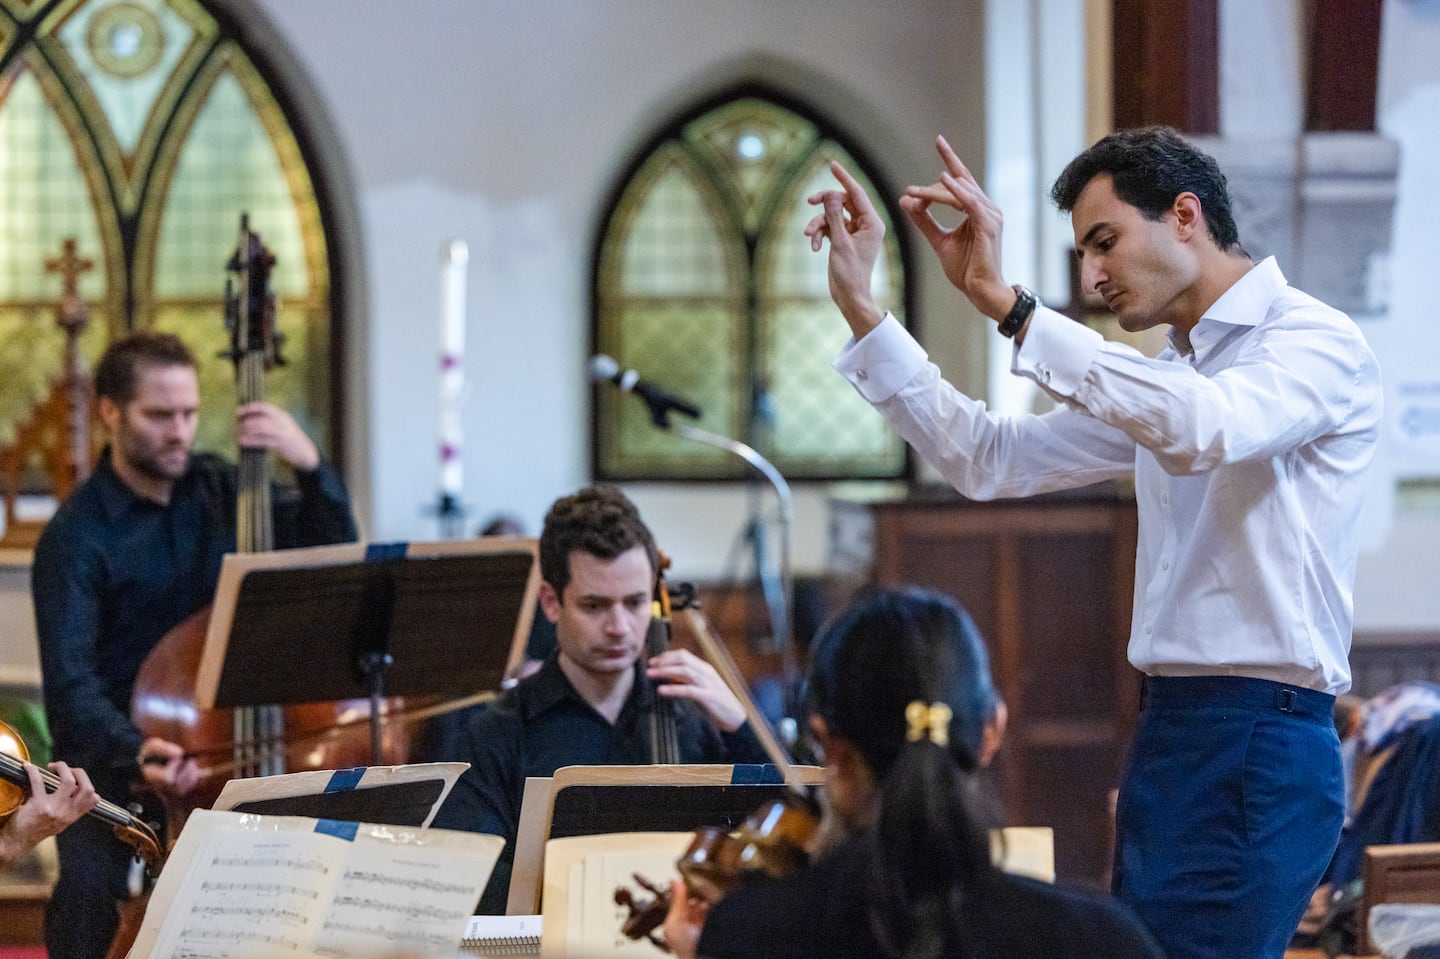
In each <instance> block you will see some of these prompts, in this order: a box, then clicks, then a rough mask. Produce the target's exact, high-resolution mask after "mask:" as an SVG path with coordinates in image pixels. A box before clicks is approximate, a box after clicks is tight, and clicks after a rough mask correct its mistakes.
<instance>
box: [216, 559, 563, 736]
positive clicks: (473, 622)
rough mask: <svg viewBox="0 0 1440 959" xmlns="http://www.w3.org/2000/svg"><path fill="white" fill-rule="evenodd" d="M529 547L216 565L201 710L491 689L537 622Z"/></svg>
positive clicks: (375, 719) (375, 729) (374, 729)
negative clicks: (218, 569) (217, 580)
mask: <svg viewBox="0 0 1440 959" xmlns="http://www.w3.org/2000/svg"><path fill="white" fill-rule="evenodd" d="M538 588H539V570H538V562H537V558H536V552H535V542H534V540H527V539H520V538H515V537H497V538H495V539H494V540H493V541H491V540H484V539H481V540H472V541H468V542H460V541H457V542H446V543H431V544H408V545H406V544H399V545H396V546H378V547H377V546H371V547H368V548H367V547H364V546H359V545H351V546H345V547H319V548H317V549H302V550H281V551H275V552H269V553H257V554H233V555H230V556H227V557H226V558H225V566H224V568H223V570H222V572H221V577H220V583H219V585H218V586H217V588H216V598H215V605H214V612H213V613H212V616H211V620H210V629H209V633H208V634H207V636H206V641H205V650H204V653H203V654H202V658H201V666H200V669H199V671H198V672H197V682H196V687H197V689H196V699H197V701H198V702H199V703H200V705H201V706H203V707H207V708H232V707H244V706H259V705H288V704H292V703H311V702H324V701H333V700H344V699H359V698H364V697H369V698H370V700H371V711H370V718H371V752H372V761H373V762H377V763H378V762H379V761H380V757H379V753H380V750H379V733H380V729H379V722H380V718H379V709H378V706H379V702H380V699H381V698H382V697H383V696H427V697H428V696H441V697H462V696H469V695H473V694H475V693H477V692H483V691H487V690H498V689H499V688H500V683H501V680H502V679H503V678H504V676H505V674H506V671H507V668H508V667H509V666H511V665H513V664H515V663H518V662H519V659H520V656H521V655H522V654H523V651H524V642H525V638H526V637H527V635H528V634H529V630H530V621H531V619H532V618H533V616H534V610H535V597H536V593H537V590H538Z"/></svg>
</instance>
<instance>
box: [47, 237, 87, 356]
mask: <svg viewBox="0 0 1440 959" xmlns="http://www.w3.org/2000/svg"><path fill="white" fill-rule="evenodd" d="M75 245H76V244H75V238H74V237H73V236H71V237H66V238H65V240H64V242H63V243H62V244H61V246H60V256H59V257H57V258H56V259H53V260H46V261H45V272H46V273H58V274H60V307H59V309H58V310H57V311H56V314H55V319H56V322H58V323H59V324H60V326H61V327H62V328H63V329H64V330H65V331H66V332H67V333H68V332H72V331H73V332H79V330H80V328H81V327H83V326H84V325H85V321H86V320H87V319H88V318H89V310H87V309H86V307H85V304H84V303H83V302H81V300H80V274H82V273H88V272H90V271H91V270H93V269H94V268H95V261H94V260H91V259H86V258H82V257H80V256H77V255H76V253H75Z"/></svg>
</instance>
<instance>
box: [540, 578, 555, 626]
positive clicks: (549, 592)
mask: <svg viewBox="0 0 1440 959" xmlns="http://www.w3.org/2000/svg"><path fill="white" fill-rule="evenodd" d="M540 609H541V611H542V612H543V613H544V614H545V618H546V619H548V620H550V622H552V623H558V622H560V594H559V593H557V592H555V587H554V586H551V585H550V584H549V583H547V582H546V581H545V580H543V579H542V580H541V581H540Z"/></svg>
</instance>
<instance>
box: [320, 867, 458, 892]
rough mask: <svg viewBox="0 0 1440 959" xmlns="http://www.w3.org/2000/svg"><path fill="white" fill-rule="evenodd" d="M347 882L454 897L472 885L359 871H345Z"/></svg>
mask: <svg viewBox="0 0 1440 959" xmlns="http://www.w3.org/2000/svg"><path fill="white" fill-rule="evenodd" d="M344 881H345V882H363V883H367V884H369V885H373V886H396V887H400V888H403V889H410V890H413V891H415V892H432V893H439V894H441V895H453V894H454V893H458V892H464V891H467V890H469V889H470V883H468V882H465V883H461V882H440V881H437V880H434V879H406V878H403V877H401V876H390V875H386V874H384V873H376V872H365V871H361V870H358V869H347V870H345V878H344Z"/></svg>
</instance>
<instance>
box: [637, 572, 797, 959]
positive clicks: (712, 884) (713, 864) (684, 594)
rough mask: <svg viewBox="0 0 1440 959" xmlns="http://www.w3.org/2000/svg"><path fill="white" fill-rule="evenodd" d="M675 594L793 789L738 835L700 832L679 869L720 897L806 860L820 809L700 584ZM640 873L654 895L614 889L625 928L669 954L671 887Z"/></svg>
mask: <svg viewBox="0 0 1440 959" xmlns="http://www.w3.org/2000/svg"><path fill="white" fill-rule="evenodd" d="M676 594H677V595H676V597H675V599H674V605H675V607H676V608H678V609H680V610H681V611H683V612H684V613H685V616H686V621H687V624H688V626H689V627H690V631H691V632H692V633H693V635H694V637H695V640H696V642H697V644H698V645H699V647H700V651H701V653H702V654H703V655H704V657H705V659H707V660H708V661H709V662H710V664H711V665H712V666H714V667H715V669H716V671H717V672H719V673H720V676H721V678H722V679H724V680H725V683H726V685H728V686H729V687H730V689H731V691H732V692H734V693H735V696H736V698H737V699H739V700H740V705H741V706H742V707H743V708H744V710H745V718H746V720H747V721H748V722H749V723H750V726H751V729H752V730H753V731H754V733H755V736H756V738H757V739H759V740H760V745H761V746H762V747H763V748H764V750H765V753H766V755H767V756H769V758H770V761H771V762H773V763H774V764H775V765H776V767H778V768H779V770H780V772H781V774H782V776H783V778H784V782H785V785H786V788H787V789H788V790H789V795H787V796H786V797H785V798H784V799H778V800H774V801H772V802H768V803H765V804H764V805H762V806H761V807H760V808H759V809H757V810H756V811H755V812H754V813H752V814H751V815H750V816H749V817H748V818H747V819H746V820H745V822H744V823H743V824H741V826H740V828H739V829H738V830H737V831H736V832H735V833H733V834H731V833H729V832H727V831H725V830H724V829H721V828H719V827H716V826H702V827H700V828H699V829H697V830H695V833H694V835H693V836H692V837H691V840H690V844H689V846H687V847H686V849H685V851H684V852H683V853H682V854H681V855H680V858H679V859H678V860H677V861H676V863H675V867H676V870H677V871H678V872H679V873H680V875H681V877H682V878H683V879H684V880H685V883H686V885H687V886H689V887H690V888H691V889H693V890H699V891H701V893H702V894H703V896H704V897H705V898H706V899H707V900H709V901H712V902H713V901H715V900H716V899H719V898H722V897H723V896H724V895H725V894H726V893H728V892H730V891H731V890H733V889H734V888H736V887H737V886H738V885H740V883H742V882H743V881H744V880H745V878H746V877H747V876H751V875H766V876H769V877H771V878H780V877H781V876H784V875H787V874H789V873H790V872H793V871H794V870H796V869H798V868H800V867H801V866H803V865H805V863H807V862H808V861H809V859H810V856H811V854H812V853H813V852H814V850H815V847H816V846H817V845H818V844H819V842H820V839H821V837H820V815H819V810H818V808H817V804H816V802H815V800H814V798H813V797H812V795H811V793H810V791H809V790H808V789H807V788H806V786H805V785H804V784H803V783H802V782H801V779H800V776H799V773H798V772H797V770H796V768H795V761H794V759H793V758H792V757H791V756H790V753H789V751H788V750H786V749H785V746H784V745H783V744H782V743H781V742H780V738H779V737H778V736H776V735H775V731H774V730H773V729H772V728H771V726H770V721H769V720H768V719H766V717H765V715H764V713H762V712H761V711H760V708H759V707H758V706H757V705H756V704H755V700H754V698H753V697H752V696H751V695H750V691H749V689H748V687H747V686H746V684H745V679H744V677H743V676H742V675H741V674H740V670H739V668H737V667H736V665H735V661H734V660H733V659H732V658H731V657H730V651H729V650H728V649H726V648H725V644H724V643H723V642H722V641H721V640H720V638H719V637H718V636H716V635H715V634H714V632H713V631H712V630H711V629H710V625H709V623H707V622H706V621H705V617H704V616H703V615H702V614H701V612H700V609H699V604H698V602H697V600H696V599H695V593H694V588H693V587H691V586H689V584H681V586H680V587H678V588H677V590H676ZM667 611H668V610H667ZM633 878H634V880H635V883H636V885H638V886H639V887H640V888H641V889H642V890H643V891H644V892H645V893H648V894H649V898H648V899H647V898H645V897H644V896H643V895H637V894H636V893H635V892H633V891H632V890H630V889H627V888H625V887H624V886H621V887H619V888H617V889H616V890H615V894H614V901H615V904H616V905H617V906H619V907H621V908H623V909H624V910H625V911H626V917H625V919H624V920H623V922H622V924H621V929H620V931H621V934H622V935H624V936H625V937H626V938H627V939H635V940H638V939H647V940H649V941H650V942H651V944H653V945H654V946H655V947H656V948H658V949H659V950H660V951H661V952H669V951H670V949H669V947H668V946H666V945H665V943H664V940H662V939H660V938H659V937H657V936H656V930H658V929H659V928H660V926H661V925H662V924H663V923H664V922H665V915H666V913H668V912H669V911H670V903H671V897H670V890H669V889H668V888H666V887H664V886H661V885H657V884H656V883H652V882H651V881H649V880H648V879H646V878H645V877H644V876H642V875H640V874H638V873H637V874H635V875H634V877H633Z"/></svg>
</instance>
